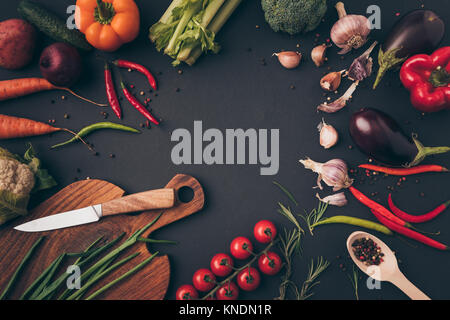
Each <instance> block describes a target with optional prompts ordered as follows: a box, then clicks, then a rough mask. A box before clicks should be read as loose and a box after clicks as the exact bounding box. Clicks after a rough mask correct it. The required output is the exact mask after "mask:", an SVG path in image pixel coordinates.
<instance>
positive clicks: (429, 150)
mask: <svg viewBox="0 0 450 320" xmlns="http://www.w3.org/2000/svg"><path fill="white" fill-rule="evenodd" d="M413 141H414V143H415V145H416V148H417V155H416V157H415V158H414V160H413V161H412V162H411V163H408V164H407V167H413V166H415V165H417V164H419V163H420V162H422V160H423V159H425V157H427V156H429V155H432V154H440V153H446V152H449V151H450V147H445V146H443V147H424V146H423V144H422V143H421V142H420V141H419V140H417V139H416V138H413Z"/></svg>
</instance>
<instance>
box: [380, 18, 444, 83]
mask: <svg viewBox="0 0 450 320" xmlns="http://www.w3.org/2000/svg"><path fill="white" fill-rule="evenodd" d="M444 32H445V25H444V22H443V21H442V19H441V18H439V17H438V15H437V14H436V13H434V12H433V11H431V10H414V11H411V12H410V13H407V14H406V15H404V16H403V17H402V18H400V20H399V21H397V23H396V24H395V25H394V26H393V27H392V29H391V30H390V31H389V34H388V36H387V38H386V40H385V41H384V43H383V44H382V45H381V47H380V51H379V53H378V64H379V69H378V74H377V78H376V80H375V83H374V84H373V89H375V88H376V87H377V85H378V84H379V83H380V81H381V78H383V76H384V74H385V73H386V72H387V71H388V70H390V69H391V68H393V67H395V66H397V65H399V64H400V63H402V62H403V61H405V60H406V59H407V58H408V57H410V56H412V55H415V54H419V53H425V54H429V53H431V52H433V51H434V50H435V49H436V48H437V47H438V45H439V43H440V42H441V40H442V38H443V37H444Z"/></svg>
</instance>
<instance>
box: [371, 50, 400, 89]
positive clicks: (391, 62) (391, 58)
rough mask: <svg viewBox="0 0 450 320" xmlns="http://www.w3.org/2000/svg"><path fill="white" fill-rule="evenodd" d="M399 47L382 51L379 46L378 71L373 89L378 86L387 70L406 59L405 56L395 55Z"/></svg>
mask: <svg viewBox="0 0 450 320" xmlns="http://www.w3.org/2000/svg"><path fill="white" fill-rule="evenodd" d="M401 49H402V48H401V47H400V48H395V49H391V50H388V51H386V52H383V49H382V48H381V47H380V51H379V52H378V73H377V78H376V79H375V82H374V84H373V89H375V88H376V87H377V86H378V84H379V83H380V81H381V79H382V78H383V76H384V74H385V73H386V72H387V71H389V70H390V69H392V68H393V67H395V66H397V65H399V64H400V63H402V62H403V61H405V60H406V58H407V57H403V58H398V57H396V54H397V52H398V51H399V50H401Z"/></svg>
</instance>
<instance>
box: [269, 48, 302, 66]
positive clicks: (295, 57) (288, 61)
mask: <svg viewBox="0 0 450 320" xmlns="http://www.w3.org/2000/svg"><path fill="white" fill-rule="evenodd" d="M273 55H274V56H277V57H278V61H279V62H280V64H281V65H282V66H283V67H285V68H286V69H294V68H297V67H298V65H299V64H300V61H301V59H302V54H301V53H300V52H296V51H282V52H278V53H274V54H273Z"/></svg>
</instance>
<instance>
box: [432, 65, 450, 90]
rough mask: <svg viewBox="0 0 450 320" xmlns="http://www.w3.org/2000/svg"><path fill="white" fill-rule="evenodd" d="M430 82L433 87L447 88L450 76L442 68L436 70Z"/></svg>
mask: <svg viewBox="0 0 450 320" xmlns="http://www.w3.org/2000/svg"><path fill="white" fill-rule="evenodd" d="M428 81H429V82H430V83H431V84H432V85H433V87H435V88H437V87H446V86H447V85H448V84H449V83H450V74H449V73H448V72H447V71H446V70H445V69H444V68H442V67H441V66H439V67H437V68H436V69H434V70H433V71H432V72H431V74H430V78H429V79H428Z"/></svg>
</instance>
